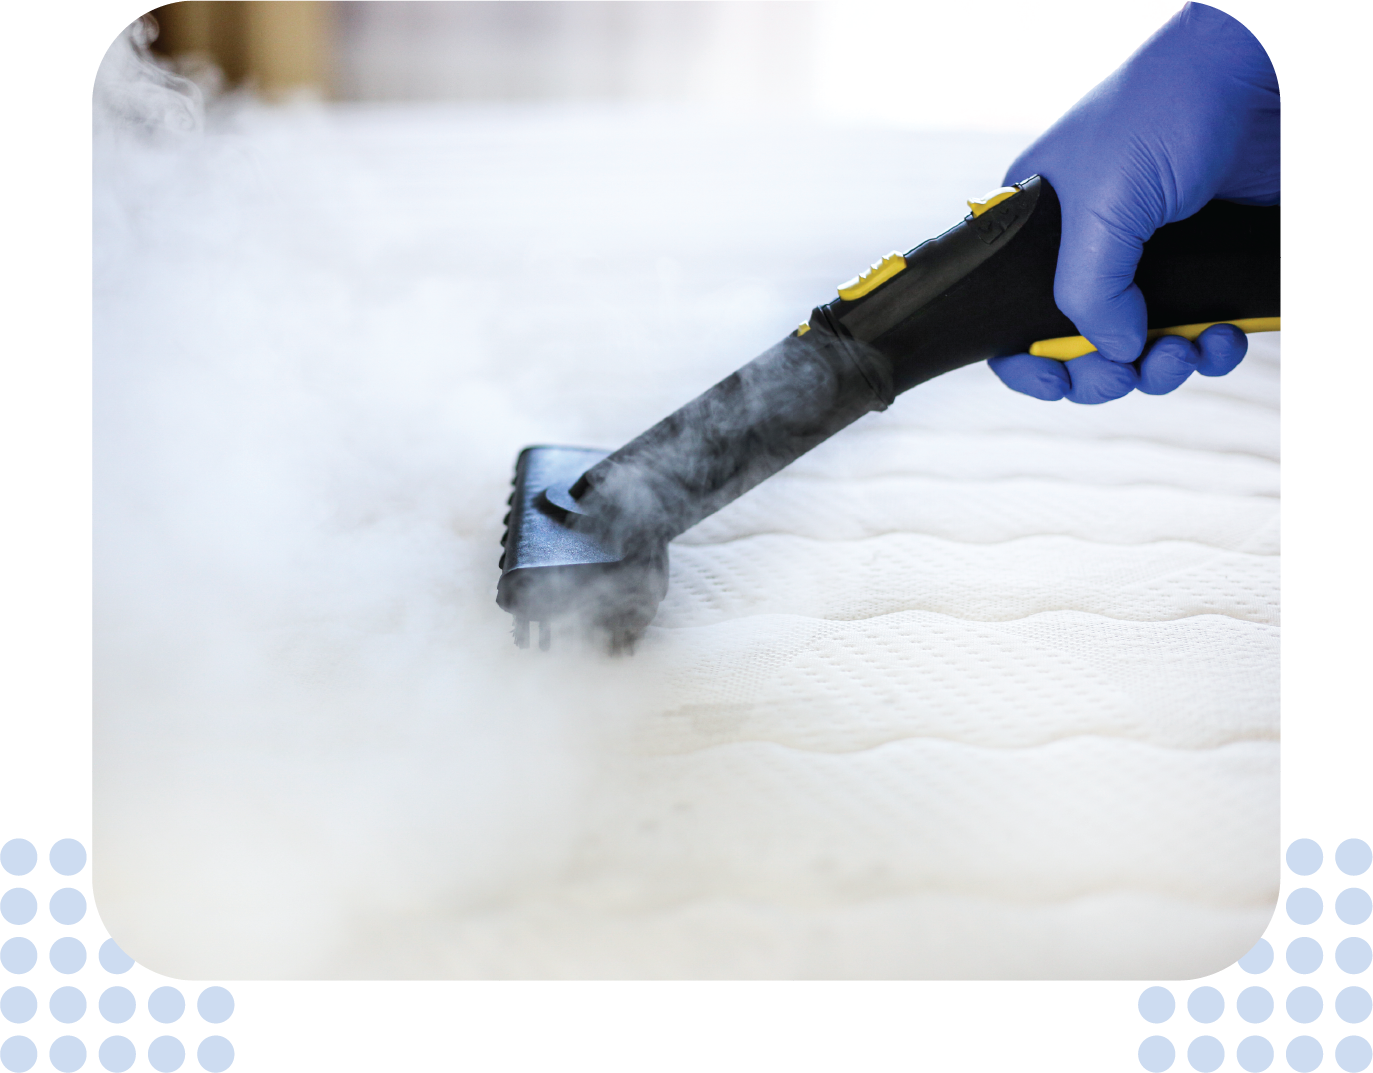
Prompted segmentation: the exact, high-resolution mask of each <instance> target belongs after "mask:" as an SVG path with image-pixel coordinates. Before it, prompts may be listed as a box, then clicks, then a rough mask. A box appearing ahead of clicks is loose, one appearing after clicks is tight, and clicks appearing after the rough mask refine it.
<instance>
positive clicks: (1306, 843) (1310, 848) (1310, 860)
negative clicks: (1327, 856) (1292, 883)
mask: <svg viewBox="0 0 1373 1073" xmlns="http://www.w3.org/2000/svg"><path fill="white" fill-rule="evenodd" d="M1322 859H1323V857H1322V854H1321V848H1320V846H1318V845H1316V843H1314V842H1312V841H1311V839H1309V838H1299V839H1297V840H1296V841H1295V842H1293V843H1292V844H1291V845H1290V846H1288V847H1287V867H1288V868H1290V869H1292V871H1294V872H1296V873H1297V875H1299V876H1309V875H1310V874H1311V873H1312V872H1314V871H1315V870H1316V869H1317V868H1319V867H1320V866H1321V860H1322Z"/></svg>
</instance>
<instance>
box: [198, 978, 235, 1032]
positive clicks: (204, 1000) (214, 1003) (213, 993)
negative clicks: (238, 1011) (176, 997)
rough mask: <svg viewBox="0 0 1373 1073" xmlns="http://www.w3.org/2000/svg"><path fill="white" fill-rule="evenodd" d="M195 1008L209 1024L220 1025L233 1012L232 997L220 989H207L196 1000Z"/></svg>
mask: <svg viewBox="0 0 1373 1073" xmlns="http://www.w3.org/2000/svg"><path fill="white" fill-rule="evenodd" d="M195 1008H196V1009H197V1010H198V1011H199V1012H200V1016H201V1017H203V1018H205V1020H207V1021H209V1022H210V1023H211V1024H213V1025H217V1024H222V1023H223V1022H224V1021H227V1020H228V1019H229V1015H230V1014H232V1013H233V1012H234V996H233V995H231V994H229V992H228V991H226V990H225V989H224V988H222V987H207V988H206V989H205V990H204V991H202V992H201V993H200V998H198V999H196V1003H195Z"/></svg>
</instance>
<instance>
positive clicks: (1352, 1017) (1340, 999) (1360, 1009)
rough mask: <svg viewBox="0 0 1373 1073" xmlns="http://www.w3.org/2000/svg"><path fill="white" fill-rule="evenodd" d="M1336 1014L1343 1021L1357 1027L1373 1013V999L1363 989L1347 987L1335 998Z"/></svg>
mask: <svg viewBox="0 0 1373 1073" xmlns="http://www.w3.org/2000/svg"><path fill="white" fill-rule="evenodd" d="M1335 1012H1336V1013H1338V1014H1339V1015H1340V1020H1341V1021H1348V1022H1349V1023H1350V1024H1351V1025H1357V1024H1359V1023H1360V1022H1361V1021H1366V1020H1367V1019H1368V1015H1369V1014H1370V1013H1373V998H1370V997H1369V995H1368V992H1367V991H1365V990H1364V989H1363V988H1362V987H1346V988H1345V989H1344V990H1343V991H1341V992H1340V993H1339V994H1338V995H1336V996H1335Z"/></svg>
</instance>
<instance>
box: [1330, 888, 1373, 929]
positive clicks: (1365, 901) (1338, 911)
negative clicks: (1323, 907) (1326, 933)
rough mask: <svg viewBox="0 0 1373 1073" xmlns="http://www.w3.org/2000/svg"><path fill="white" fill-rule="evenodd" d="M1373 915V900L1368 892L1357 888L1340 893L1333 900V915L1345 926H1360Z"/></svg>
mask: <svg viewBox="0 0 1373 1073" xmlns="http://www.w3.org/2000/svg"><path fill="white" fill-rule="evenodd" d="M1370 914H1373V899H1370V898H1369V897H1368V892H1367V891H1365V890H1361V889H1360V888H1358V887H1350V888H1349V889H1348V890H1343V891H1340V896H1339V897H1338V898H1336V899H1335V915H1336V916H1337V917H1339V918H1340V919H1341V920H1343V921H1344V922H1345V923H1346V924H1362V923H1363V922H1364V921H1365V920H1367V919H1368V917H1369V915H1370Z"/></svg>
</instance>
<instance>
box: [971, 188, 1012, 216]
mask: <svg viewBox="0 0 1373 1073" xmlns="http://www.w3.org/2000/svg"><path fill="white" fill-rule="evenodd" d="M1018 193H1020V187H1018V186H998V187H997V188H996V189H995V190H993V191H992V192H991V193H989V194H984V195H983V196H982V197H980V198H978V199H977V200H976V201H969V202H968V208H970V209H972V210H973V215H974V216H981V215H982V214H983V213H984V212H986V211H987V210H988V209H991V208H995V207H996V206H997V205H1000V204H1001V203H1002V202H1003V201H1005V200H1006V199H1007V198H1008V197H1015V195H1016V194H1018Z"/></svg>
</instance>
